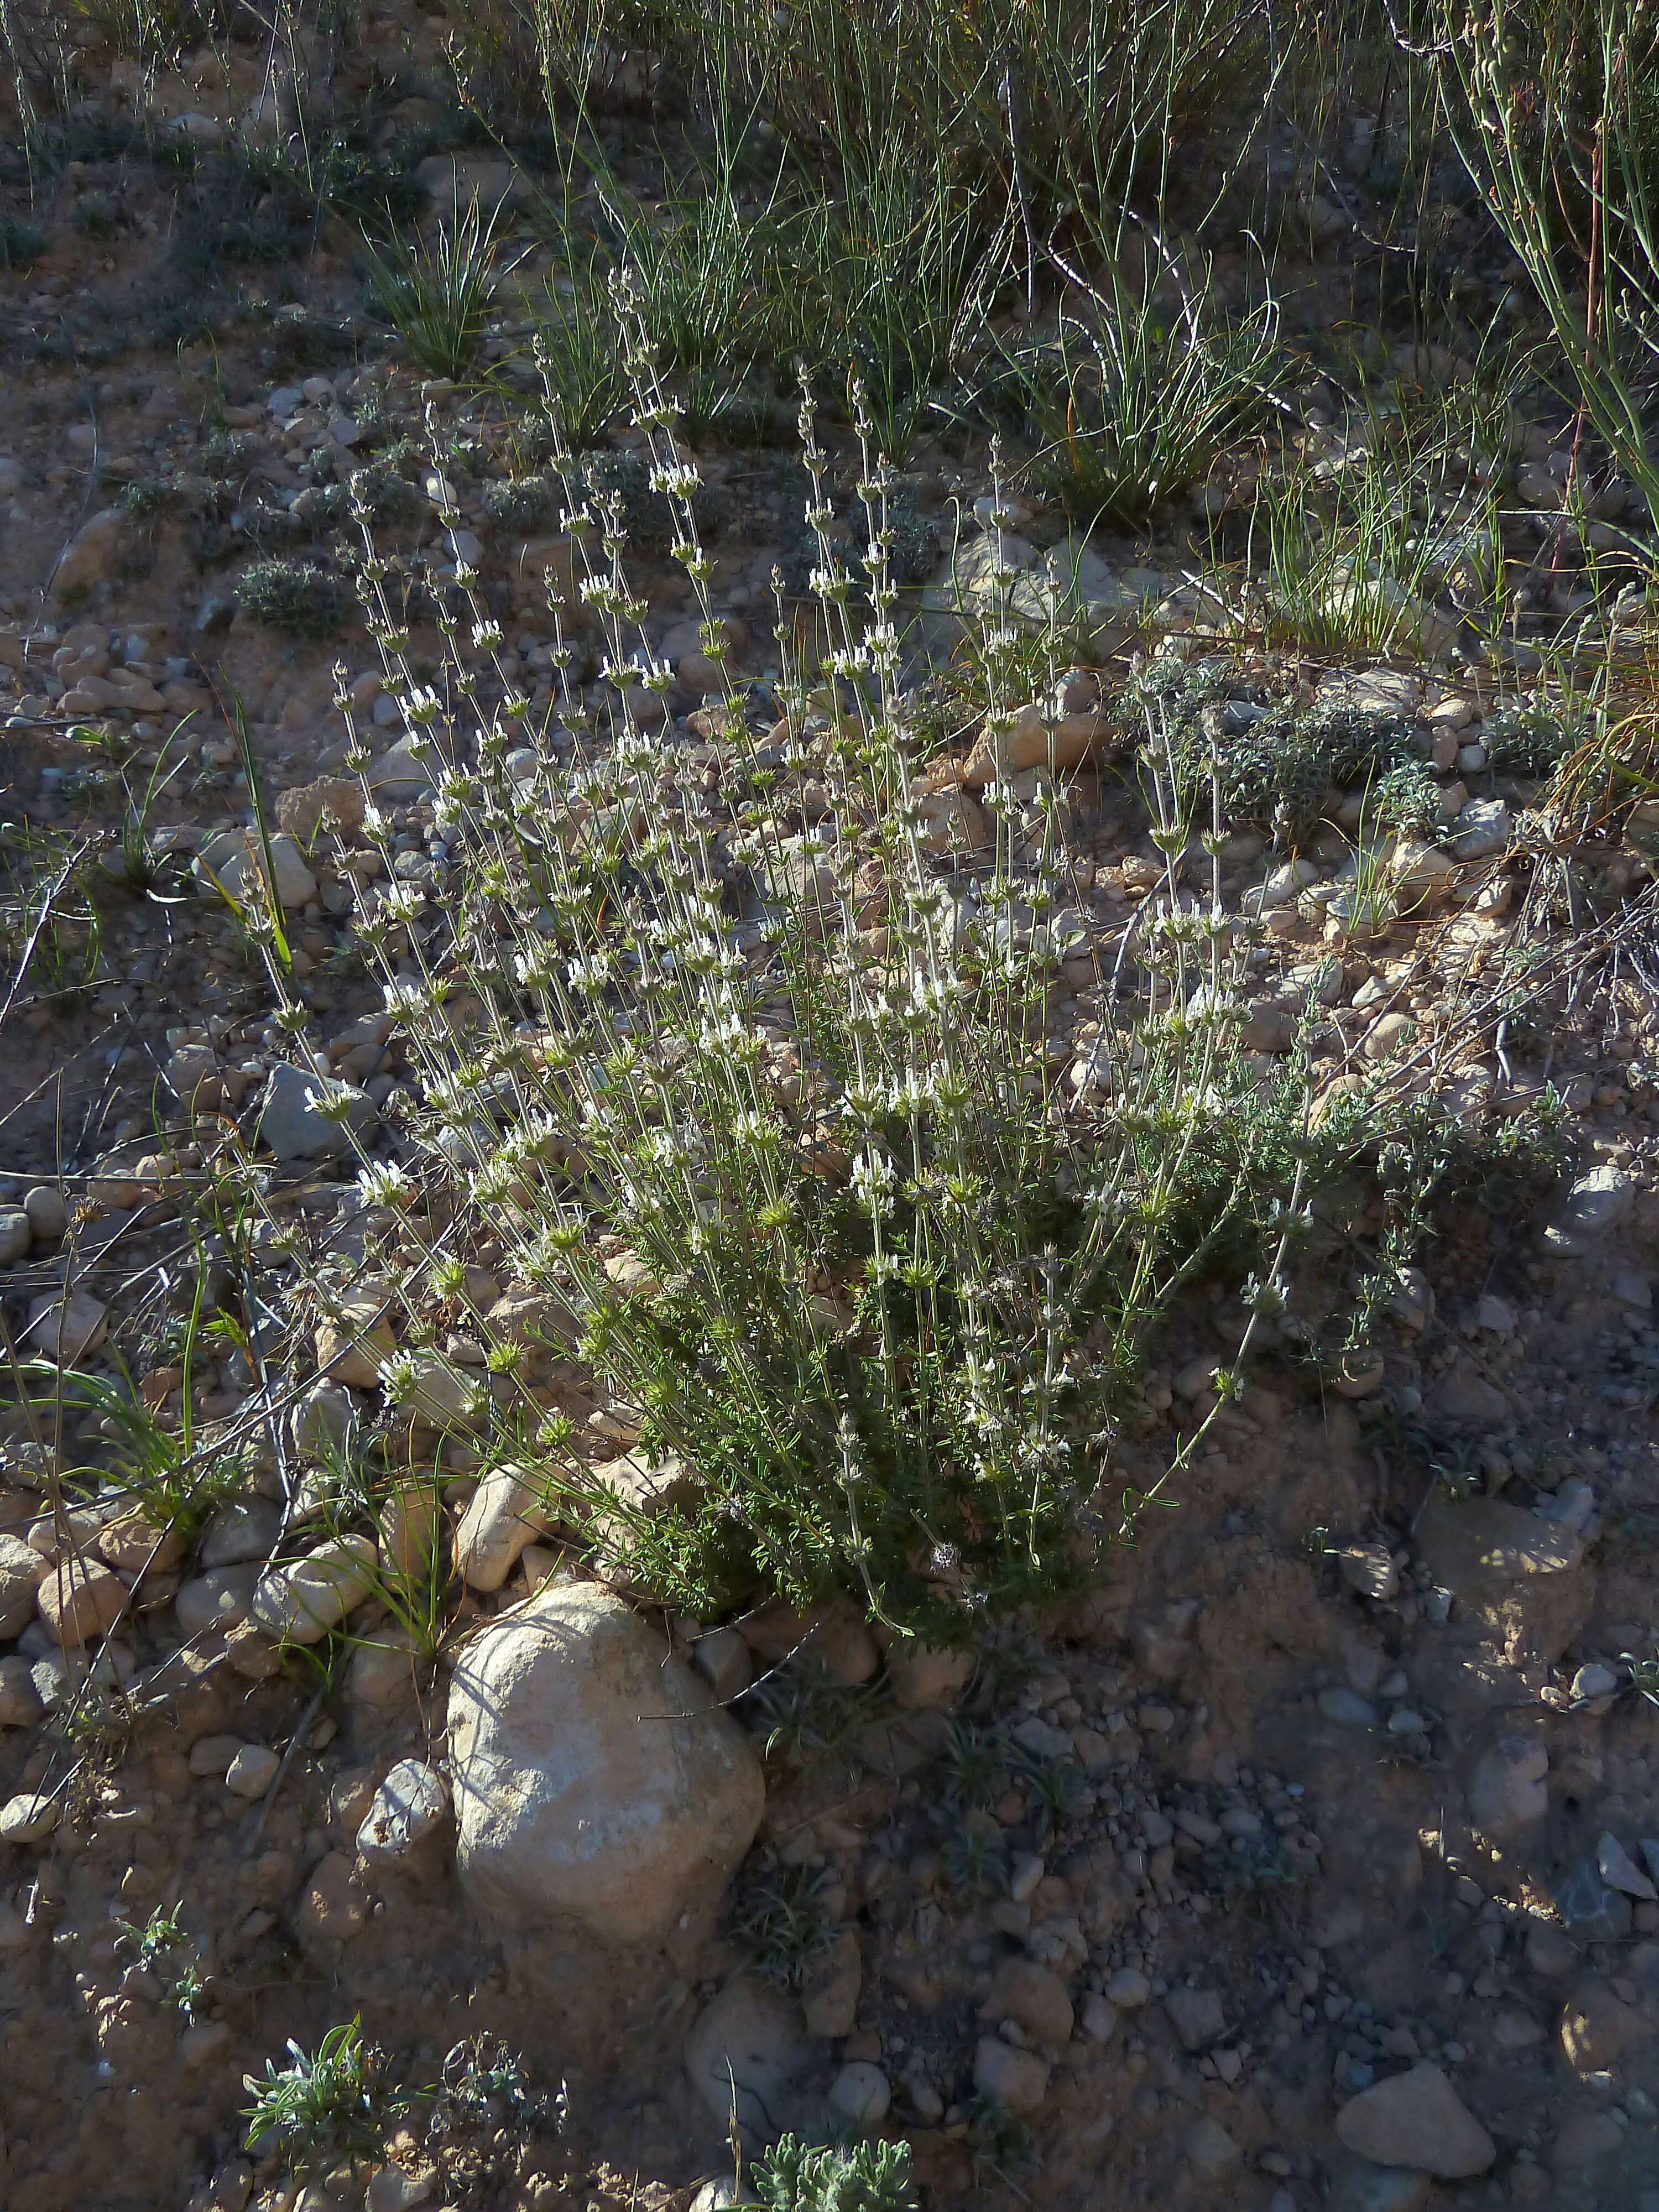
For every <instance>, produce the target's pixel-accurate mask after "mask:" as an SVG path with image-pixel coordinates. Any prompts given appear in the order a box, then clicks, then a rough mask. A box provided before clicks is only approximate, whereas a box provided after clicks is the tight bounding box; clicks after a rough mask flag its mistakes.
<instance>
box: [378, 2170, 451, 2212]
mask: <svg viewBox="0 0 1659 2212" xmlns="http://www.w3.org/2000/svg"><path fill="white" fill-rule="evenodd" d="M437 2183H438V2177H437V2176H436V2174H428V2175H427V2176H425V2177H424V2178H423V2179H416V2176H415V2175H414V2174H412V2173H410V2172H406V2171H405V2170H404V2167H402V2166H398V2165H397V2164H396V2163H395V2162H393V2163H389V2164H387V2165H386V2166H382V2167H381V2168H380V2172H378V2173H377V2174H376V2175H375V2176H374V2179H373V2180H372V2181H371V2182H370V2183H369V2185H368V2193H367V2195H366V2196H365V2197H364V2198H363V2203H364V2206H365V2208H366V2212H415V2207H416V2205H417V2204H424V2203H426V2201H427V2199H428V2197H430V2196H431V2195H432V2192H433V2191H434V2190H435V2188H436V2187H437Z"/></svg>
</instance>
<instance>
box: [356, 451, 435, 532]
mask: <svg viewBox="0 0 1659 2212" xmlns="http://www.w3.org/2000/svg"><path fill="white" fill-rule="evenodd" d="M346 491H347V494H348V496H349V502H350V506H351V509H352V512H353V513H359V512H361V513H362V514H364V515H366V516H367V517H368V520H369V521H370V523H372V524H375V525H378V526H382V527H385V528H398V527H404V526H408V525H410V524H411V523H416V522H418V521H419V520H421V518H422V515H423V514H425V513H426V512H427V509H428V506H429V504H430V502H429V501H428V498H427V495H426V494H425V492H424V491H423V490H422V489H421V487H420V485H419V484H417V483H410V479H409V478H408V477H406V476H404V474H403V472H402V471H401V470H400V469H398V468H396V467H394V466H392V465H391V464H390V461H389V459H387V458H382V459H379V460H375V461H372V462H370V463H369V465H368V467H367V468H361V469H354V470H353V471H352V472H351V476H350V477H349V481H348V483H347V485H346Z"/></svg>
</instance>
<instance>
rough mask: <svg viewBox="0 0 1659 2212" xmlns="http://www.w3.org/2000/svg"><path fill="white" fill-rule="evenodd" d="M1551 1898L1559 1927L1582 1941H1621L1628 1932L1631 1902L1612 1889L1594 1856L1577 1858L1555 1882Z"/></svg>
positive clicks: (1621, 1892) (1622, 1894)
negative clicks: (1558, 1916)
mask: <svg viewBox="0 0 1659 2212" xmlns="http://www.w3.org/2000/svg"><path fill="white" fill-rule="evenodd" d="M1554 1897H1555V1905H1556V1910H1557V1911H1559V1914H1560V1915H1561V1924H1562V1926H1563V1927H1564V1928H1565V1930H1566V1931H1567V1933H1568V1935H1569V1936H1572V1937H1574V1938H1575V1939H1576V1940H1577V1942H1581V1943H1622V1942H1624V1940H1625V1938H1626V1936H1628V1935H1629V1934H1630V1929H1631V1901H1630V1899H1629V1898H1628V1897H1626V1895H1625V1893H1624V1892H1623V1891H1622V1890H1619V1889H1615V1888H1613V1886H1612V1884H1611V1883H1610V1882H1609V1881H1607V1879H1606V1877H1605V1876H1604V1875H1603V1874H1602V1872H1601V1868H1600V1867H1599V1866H1598V1865H1597V1864H1596V1863H1595V1860H1594V1859H1591V1858H1589V1857H1585V1858H1581V1859H1577V1860H1576V1861H1575V1862H1574V1863H1573V1864H1572V1865H1571V1867H1570V1868H1569V1869H1567V1872H1566V1873H1565V1875H1563V1876H1562V1878H1561V1880H1560V1881H1559V1882H1558V1883H1557V1885H1556V1887H1555V1891H1554Z"/></svg>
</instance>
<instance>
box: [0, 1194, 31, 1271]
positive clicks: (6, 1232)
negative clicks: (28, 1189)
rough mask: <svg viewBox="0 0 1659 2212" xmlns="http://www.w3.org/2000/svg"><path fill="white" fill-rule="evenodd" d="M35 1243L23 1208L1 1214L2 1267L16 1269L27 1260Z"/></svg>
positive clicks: (15, 1208) (0, 1244) (19, 1207)
mask: <svg viewBox="0 0 1659 2212" xmlns="http://www.w3.org/2000/svg"><path fill="white" fill-rule="evenodd" d="M33 1241H34V1237H33V1231H31V1229H30V1227H29V1218H28V1216H27V1213H25V1212H24V1211H23V1209H22V1207H21V1206H7V1207H6V1208H5V1209H4V1211H3V1212H0V1267H15V1266H16V1265H17V1262H18V1261H20V1260H27V1258H28V1255H29V1247H30V1245H31V1244H32V1243H33Z"/></svg>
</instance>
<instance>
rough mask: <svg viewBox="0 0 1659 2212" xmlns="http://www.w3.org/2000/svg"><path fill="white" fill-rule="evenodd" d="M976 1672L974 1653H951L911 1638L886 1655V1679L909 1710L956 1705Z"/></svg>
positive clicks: (897, 1699) (895, 1694)
mask: <svg viewBox="0 0 1659 2212" xmlns="http://www.w3.org/2000/svg"><path fill="white" fill-rule="evenodd" d="M973 1671H974V1654H973V1653H972V1651H971V1650H966V1649H963V1650H952V1649H949V1648H946V1647H942V1646H939V1645H937V1644H922V1643H921V1642H919V1641H917V1640H916V1639H915V1638H908V1639H907V1640H906V1641H905V1642H903V1643H902V1644H894V1645H893V1646H892V1648H891V1650H890V1651H889V1652H888V1654H887V1680H888V1685H889V1686H890V1689H891V1690H892V1692H893V1696H894V1698H895V1699H896V1701H897V1702H898V1704H899V1705H902V1706H903V1707H904V1708H905V1709H906V1710H907V1711H912V1712H915V1711H929V1710H932V1709H934V1708H937V1707H945V1706H950V1705H954V1704H955V1703H956V1701H957V1699H958V1698H959V1697H960V1696H961V1695H962V1693H963V1691H964V1690H965V1689H966V1688H967V1686H968V1682H969V1677H970V1676H971V1675H972V1674H973Z"/></svg>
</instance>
